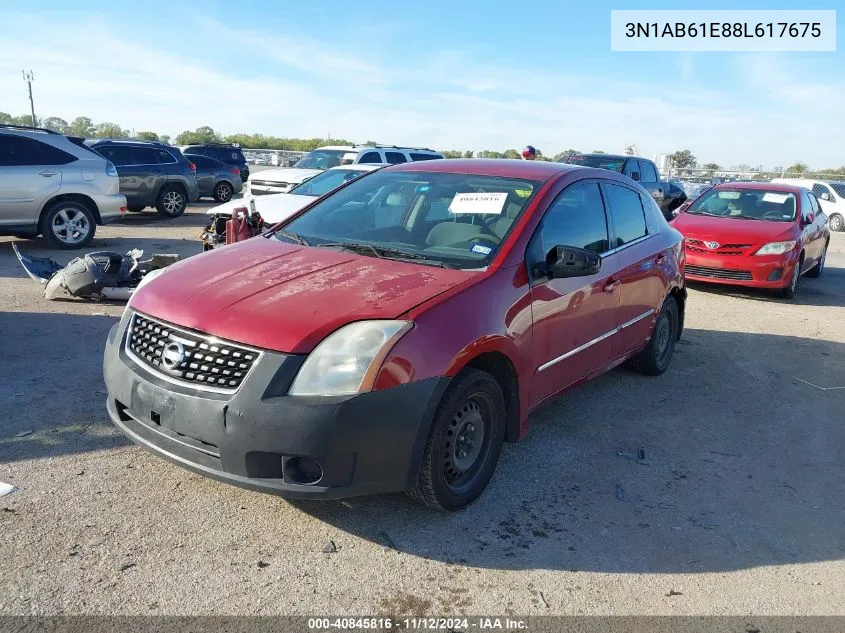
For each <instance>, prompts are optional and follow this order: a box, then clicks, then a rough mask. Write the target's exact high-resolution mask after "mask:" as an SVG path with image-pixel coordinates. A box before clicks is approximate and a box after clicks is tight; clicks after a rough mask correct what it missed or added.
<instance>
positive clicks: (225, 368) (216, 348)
mask: <svg viewBox="0 0 845 633" xmlns="http://www.w3.org/2000/svg"><path fill="white" fill-rule="evenodd" d="M171 343H173V344H174V345H173V346H172V348H169V349H168V352H169V353H168V355H167V356H165V357H164V358H163V352H164V349H165V347H168V346H170V344H171ZM126 349H127V351H128V352H130V353H131V354H132V356H134V357H135V359H136V360H138V361H139V362H141V363H142V364H144V365H146V366H148V367H150V368H152V369H153V370H155V371H157V372H158V373H160V374H162V375H163V376H165V377H166V378H168V379H170V380H175V381H177V382H181V383H185V384H188V385H190V386H192V387H198V388H200V389H209V390H214V391H223V392H234V391H235V390H237V388H238V387H240V386H241V383H242V382H243V380H244V378H246V375H247V374H248V373H249V370H250V369H252V366H253V365H254V364H255V362H256V361H257V360H258V357H259V356H260V355H261V353H260V352H258V351H256V350H253V349H249V348H247V347H242V346H240V345H237V344H235V343H229V342H228V341H221V340H219V339H216V338H213V337H208V336H205V335H203V334H199V333H196V332H191V331H190V330H185V329H182V328H178V327H175V326H172V325H169V324H166V323H163V322H161V321H157V320H155V319H151V318H149V317H146V316H144V315H142V314H138V313H135V314H134V315H133V316H132V320H131V321H130V323H129V332H128V334H127V337H126ZM168 361H169V364H168Z"/></svg>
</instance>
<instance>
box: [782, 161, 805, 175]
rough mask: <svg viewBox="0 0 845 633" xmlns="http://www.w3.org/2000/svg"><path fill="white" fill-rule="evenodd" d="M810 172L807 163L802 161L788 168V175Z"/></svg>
mask: <svg viewBox="0 0 845 633" xmlns="http://www.w3.org/2000/svg"><path fill="white" fill-rule="evenodd" d="M808 170H809V167H807V164H806V163H802V162H801V161H800V160H799V161H798V162H797V163H795V164H794V165H790V166H789V167H787V168H786V171H787V173H789V174H805V173H807V171H808Z"/></svg>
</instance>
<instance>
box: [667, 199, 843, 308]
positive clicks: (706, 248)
mask: <svg viewBox="0 0 845 633" xmlns="http://www.w3.org/2000/svg"><path fill="white" fill-rule="evenodd" d="M672 226H674V227H675V228H676V229H678V230H679V231H680V232H681V233H682V234H683V235H684V244H685V248H686V276H687V279H689V280H690V281H707V282H716V283H721V284H731V285H738V286H752V287H756V288H771V289H774V290H777V291H778V293H779V294H780V295H781V296H782V297H784V298H787V299H791V298H792V297H793V296H794V294H795V291H796V289H797V288H798V281H799V278H800V277H801V275H803V274H807V275H808V276H810V277H819V276H821V274H822V272H824V261H825V256H826V254H827V247H828V244H829V242H830V230H829V229H828V220H827V216H826V215H825V213H824V211H822V209H821V207H820V206H819V203H818V200H816V196H815V195H814V194H813V192H811V191H809V190H808V189H804V188H802V187H796V186H794V185H785V184H779V183H724V184H721V185H716V186H715V187H713V188H712V189H710V190H709V191H707V192H706V193H704V194H703V195H702V196H700V197H699V198H697V199H696V200H695V201H694V202H693V203H692V204H690V205H689V207H688V208H687V209H684V211H683V212H682V213H681V214H680V215H678V217H677V218H676V219H675V221H674V222H673V223H672Z"/></svg>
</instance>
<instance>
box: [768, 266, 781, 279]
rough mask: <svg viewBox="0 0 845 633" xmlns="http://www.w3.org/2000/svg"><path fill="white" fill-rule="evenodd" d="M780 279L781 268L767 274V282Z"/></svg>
mask: <svg viewBox="0 0 845 633" xmlns="http://www.w3.org/2000/svg"><path fill="white" fill-rule="evenodd" d="M781 277H783V268H775V269H774V270H773V271H772V272H770V273H769V281H777V280H778V279H780V278H781Z"/></svg>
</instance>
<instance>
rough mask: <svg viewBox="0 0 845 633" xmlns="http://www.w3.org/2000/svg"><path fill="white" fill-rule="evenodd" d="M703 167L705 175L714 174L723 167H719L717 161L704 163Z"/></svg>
mask: <svg viewBox="0 0 845 633" xmlns="http://www.w3.org/2000/svg"><path fill="white" fill-rule="evenodd" d="M701 168H702V169H704V170H705V172H704V174H703V175H704V176H712V175H713V174H714V173H715V172H717V171H719V170H720V169H721V167H719V165H717V164H716V163H704V164H703V165H702V166H701Z"/></svg>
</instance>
